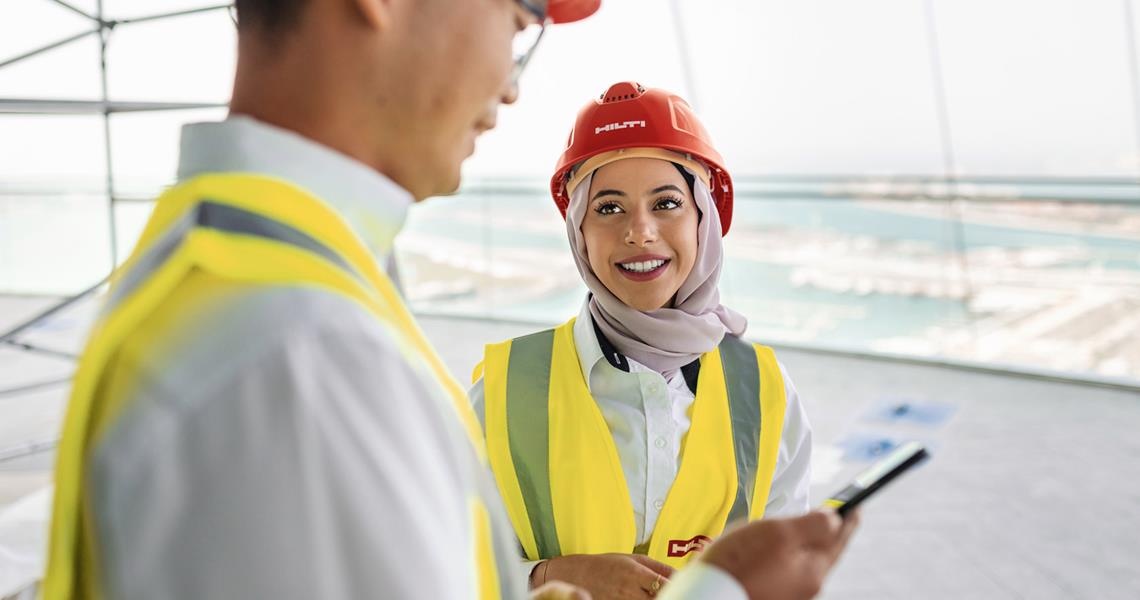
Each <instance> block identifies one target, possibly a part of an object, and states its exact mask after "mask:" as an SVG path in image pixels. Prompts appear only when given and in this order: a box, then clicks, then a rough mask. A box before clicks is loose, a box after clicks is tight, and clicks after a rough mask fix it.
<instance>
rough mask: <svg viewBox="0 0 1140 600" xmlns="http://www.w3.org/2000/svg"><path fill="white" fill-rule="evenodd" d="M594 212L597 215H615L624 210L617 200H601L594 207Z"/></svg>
mask: <svg viewBox="0 0 1140 600" xmlns="http://www.w3.org/2000/svg"><path fill="white" fill-rule="evenodd" d="M594 212H596V213H598V214H599V215H616V214H618V213H621V212H625V210H623V209H622V207H621V206H620V205H618V203H617V202H603V203H602V204H599V205H597V206H595V207H594Z"/></svg>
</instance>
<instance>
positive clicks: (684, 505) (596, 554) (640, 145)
mask: <svg viewBox="0 0 1140 600" xmlns="http://www.w3.org/2000/svg"><path fill="white" fill-rule="evenodd" d="M551 191H552V194H553V196H554V200H555V202H556V204H557V205H558V207H559V209H560V210H561V211H562V213H563V216H564V217H565V218H566V230H567V234H568V237H569V241H570V247H571V249H572V251H573V254H574V260H575V261H576V263H577V266H578V271H579V272H580V273H581V275H582V278H583V279H584V280H585V283H586V286H587V287H588V288H589V290H590V293H589V295H588V296H587V299H586V302H585V303H584V305H583V307H582V310H581V312H580V313H579V315H578V316H577V317H576V318H575V319H571V320H570V321H568V322H567V323H565V324H563V325H561V326H559V327H557V328H555V329H552V330H547V331H542V332H538V333H535V334H531V335H528V336H524V337H520V338H516V339H513V340H508V341H506V342H503V343H500V344H492V345H489V346H487V348H486V351H485V354H484V360H483V362H482V363H481V364H480V366H479V367H477V368H476V372H475V377H476V378H477V381H476V383H475V386H474V387H473V388H472V390H471V398H472V402H473V404H474V406H475V410H476V413H477V414H478V415H479V417H480V419H481V421H482V423H483V425H484V431H485V433H486V437H487V448H488V456H489V459H490V463H491V467H492V469H493V471H494V474H495V479H496V482H497V484H498V486H499V491H500V493H501V494H502V496H503V499H504V501H505V503H506V506H507V508H508V512H509V513H510V517H511V521H512V524H513V525H514V527H515V531H516V533H517V534H518V538H519V543H520V545H521V547H522V549H523V552H524V553H525V555H526V559H525V561H524V563H523V568H525V569H527V571H528V573H529V575H530V581H531V583H532V585H540V584H542V583H543V582H545V581H551V580H562V581H567V582H570V583H574V584H577V585H579V586H582V587H585V588H587V589H588V590H590V591H591V592H592V593H593V595H594V597H595V598H611V597H618V598H620V597H630V598H637V597H646V596H652V595H654V594H655V593H656V591H657V590H658V589H660V587H661V585H662V584H663V583H664V580H665V579H667V578H668V576H669V575H670V574H671V573H672V570H673V568H675V567H678V566H680V565H683V564H684V563H685V562H687V561H688V560H689V559H690V558H692V557H693V556H694V553H695V552H697V551H699V550H700V549H701V548H702V547H703V546H704V545H705V544H706V543H708V542H709V541H710V539H711V538H714V537H716V536H717V535H719V534H720V533H721V532H722V531H723V530H724V528H725V526H726V524H729V523H732V522H736V521H744V520H750V519H758V518H761V517H762V516H776V515H779V516H787V515H793V514H799V513H802V512H806V511H807V509H808V501H807V491H808V484H809V471H810V460H811V432H810V427H809V425H808V422H807V419H806V417H805V415H804V412H803V408H802V407H801V406H800V403H799V400H798V398H797V396H796V393H795V390H794V388H793V387H792V383H791V381H790V380H789V379H788V377H787V374H786V373H785V372H784V371H783V369H782V367H781V366H780V365H779V364H778V363H777V362H776V360H775V356H774V354H773V353H772V350H771V349H770V348H767V347H764V346H760V345H753V344H750V343H748V342H744V341H742V340H741V337H740V336H741V335H743V334H744V331H745V328H746V325H747V322H746V320H745V319H744V317H743V316H741V315H740V314H738V313H736V312H734V311H732V310H731V309H729V308H726V307H724V306H722V305H721V304H720V300H719V297H720V296H719V292H718V290H717V285H718V281H719V278H720V272H721V266H722V263H723V249H722V242H721V237H722V235H723V234H724V233H726V232H727V231H728V228H729V225H730V223H731V216H732V181H731V179H730V177H729V175H728V173H727V171H725V169H724V167H723V161H722V159H721V157H720V155H719V154H718V153H717V151H716V150H715V149H714V148H713V147H712V146H711V144H710V142H709V136H708V134H707V133H706V132H705V130H704V128H703V126H702V125H701V124H700V122H699V121H698V120H697V118H696V116H695V115H694V114H693V113H692V111H691V109H690V108H689V106H688V104H686V103H685V101H684V100H682V99H681V98H680V97H678V96H674V95H672V94H670V93H668V92H665V91H663V90H657V89H646V88H644V87H642V86H640V85H638V84H636V83H631V82H624V83H619V84H616V85H614V86H612V87H611V88H610V89H609V90H608V91H607V92H606V93H605V94H603V95H602V97H601V98H599V99H597V100H593V101H591V102H589V103H588V104H587V105H586V107H585V108H583V109H582V111H581V112H580V113H579V115H578V120H577V123H576V124H575V127H574V130H573V131H572V133H571V136H570V140H569V144H568V147H567V149H566V151H565V152H564V153H563V155H562V157H561V159H560V161H559V165H558V168H557V170H556V172H555V174H554V177H553V178H552V180H551ZM480 375H481V378H479V377H480Z"/></svg>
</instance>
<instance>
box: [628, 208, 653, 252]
mask: <svg viewBox="0 0 1140 600" xmlns="http://www.w3.org/2000/svg"><path fill="white" fill-rule="evenodd" d="M656 241H657V223H656V222H655V221H654V220H653V217H652V216H651V215H649V214H648V213H645V212H641V211H639V212H636V213H634V214H633V215H632V216H631V218H630V221H629V230H628V231H626V234H625V243H626V244H627V245H629V246H634V247H638V248H644V247H646V246H648V245H650V244H652V243H653V242H656Z"/></svg>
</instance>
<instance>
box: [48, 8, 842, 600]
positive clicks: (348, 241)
mask: <svg viewBox="0 0 1140 600" xmlns="http://www.w3.org/2000/svg"><path fill="white" fill-rule="evenodd" d="M237 6H238V19H239V36H238V37H239V52H238V67H237V75H236V79H235V83H234V95H233V100H232V103H231V111H232V114H231V117H230V118H229V119H228V120H227V121H225V122H223V123H210V124H199V125H192V126H189V127H187V128H186V130H185V131H184V135H183V143H182V156H181V160H180V166H179V180H180V183H179V184H178V185H177V186H175V187H174V188H172V189H171V190H170V191H168V192H167V193H165V194H164V195H163V196H162V197H161V198H160V199H159V202H158V204H157V205H156V207H155V211H154V214H153V215H152V217H151V219H150V221H149V222H148V225H147V227H146V229H145V231H144V232H143V235H142V236H141V238H140V241H139V243H138V246H137V247H136V249H135V250H134V252H133V253H132V256H131V257H130V258H129V259H128V261H127V262H126V263H125V264H124V265H123V267H122V268H121V269H120V270H119V272H118V274H117V275H116V278H115V281H114V283H113V285H112V288H111V291H110V293H109V296H108V300H107V303H106V306H105V307H104V310H103V313H102V314H101V316H100V319H99V320H98V322H97V323H96V326H95V328H94V329H93V331H92V334H91V339H90V340H89V342H88V346H87V348H86V350H85V352H84V356H83V359H82V361H81V363H80V368H79V371H78V372H77V375H76V380H75V385H74V388H73V392H72V399H71V402H70V405H69V409H68V416H67V420H66V422H65V426H64V436H63V440H62V442H61V446H60V451H59V454H60V456H59V464H58V466H57V471H56V481H57V491H56V498H55V507H54V514H53V523H52V528H53V529H52V536H51V551H50V557H49V570H48V574H47V577H46V579H45V595H46V596H47V597H48V598H68V597H84V598H100V597H108V598H140V599H152V598H293V597H297V598H362V597H385V598H472V597H480V598H496V597H504V598H517V597H521V596H523V595H525V584H524V582H522V581H519V578H518V575H517V574H516V573H515V570H514V569H513V568H511V566H512V561H511V560H510V559H509V558H508V557H510V556H511V555H512V554H513V553H514V552H515V548H514V546H513V544H514V541H513V538H512V535H511V533H510V529H509V527H508V526H507V525H506V520H505V517H504V516H503V514H502V508H501V506H500V504H499V499H498V497H497V495H496V493H495V489H494V485H493V484H492V483H491V481H490V479H489V476H488V474H487V471H486V468H485V463H484V461H483V457H482V452H483V450H482V440H481V438H480V437H479V433H478V425H477V423H475V421H474V416H473V414H471V412H470V410H469V409H468V408H467V404H466V399H465V395H464V393H463V390H462V388H461V387H460V386H459V385H458V384H457V383H456V382H455V381H454V380H452V379H451V377H450V376H449V375H448V374H447V372H446V369H445V368H444V367H443V364H442V362H441V361H440V360H439V358H438V357H437V356H436V354H435V353H434V351H432V349H431V347H430V345H429V344H428V343H427V341H426V340H425V339H424V337H423V335H422V333H421V332H420V331H419V328H418V327H417V326H416V324H415V322H414V320H413V319H412V318H411V316H410V314H409V313H408V311H407V309H406V307H405V306H404V304H403V302H402V301H401V299H400V298H399V296H398V294H397V293H396V292H395V290H394V287H393V285H392V283H391V281H390V280H389V279H388V277H387V276H386V275H385V274H384V272H383V270H382V269H381V268H380V265H381V264H384V263H385V262H387V259H388V256H389V255H390V252H391V247H392V240H393V238H394V236H395V234H396V233H397V232H398V230H399V229H400V227H401V225H402V223H403V219H404V215H405V213H406V211H407V209H408V207H409V205H410V204H411V203H412V202H413V201H418V200H422V199H424V198H427V197H429V196H432V195H436V194H440V193H444V192H449V191H451V190H453V189H455V188H456V186H457V185H458V182H459V170H460V165H461V163H462V161H463V160H464V159H465V158H466V157H467V156H469V155H470V154H471V153H472V151H473V149H474V141H475V138H476V137H477V136H478V135H479V134H480V133H482V132H483V131H486V130H487V129H490V128H491V127H493V126H494V125H495V119H496V111H497V107H498V105H499V104H500V103H502V104H510V103H512V102H514V100H515V98H516V96H517V89H516V87H515V79H516V76H517V71H518V69H519V68H520V67H521V65H522V64H525V58H524V59H523V60H520V61H516V64H517V65H518V66H514V67H513V66H512V52H511V46H512V40H513V38H514V37H515V35H516V33H517V32H518V31H520V30H521V29H524V28H526V27H530V26H533V25H535V24H537V23H540V22H542V21H543V20H545V19H546V18H548V17H549V18H550V19H551V20H553V21H555V22H558V21H569V20H574V19H578V18H583V17H585V16H588V15H589V14H590V13H592V12H593V10H594V9H596V7H597V0H550V2H549V4H547V3H546V2H539V1H537V0H238V2H237ZM512 69H514V71H515V72H514V73H512ZM850 529H851V525H847V526H845V527H840V525H839V524H838V518H837V517H835V516H834V515H833V514H824V513H817V514H814V515H809V517H806V518H804V519H800V520H794V521H784V522H772V523H766V524H762V526H758V525H750V526H747V527H744V528H742V529H740V530H737V531H736V532H733V533H731V534H729V535H727V536H725V539H724V541H723V542H718V543H717V544H713V545H712V546H711V547H710V548H709V550H708V551H707V553H706V560H705V561H704V562H703V563H702V564H701V565H700V566H698V568H695V569H692V570H688V569H687V570H686V571H685V572H683V573H682V574H681V575H679V576H678V578H679V579H680V581H678V582H677V583H675V584H673V585H670V588H672V591H667V592H665V593H666V594H667V595H684V594H690V597H711V596H717V595H723V594H730V595H731V594H736V596H743V595H744V593H745V591H747V593H748V594H749V595H750V596H751V597H754V598H760V597H806V596H804V595H803V594H813V593H814V590H817V589H818V586H819V582H820V581H822V577H823V574H824V573H826V571H827V570H828V568H829V567H830V565H831V564H832V563H833V562H834V560H835V559H836V557H837V556H838V553H839V551H840V549H841V548H842V546H843V544H844V543H845V540H846V537H847V536H848V535H849V533H850ZM791 590H796V591H797V593H799V594H800V595H799V596H792V595H788V593H789V591H791ZM654 591H656V589H655V588H654V589H653V590H649V591H648V592H647V593H650V592H654ZM536 593H537V594H539V597H545V598H557V597H571V595H572V594H575V593H576V592H574V591H573V590H567V589H565V588H562V589H550V588H547V589H544V590H539V591H538V592H536ZM769 593H770V594H777V595H774V596H765V594H769Z"/></svg>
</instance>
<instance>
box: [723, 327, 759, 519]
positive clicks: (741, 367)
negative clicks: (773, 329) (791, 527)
mask: <svg viewBox="0 0 1140 600" xmlns="http://www.w3.org/2000/svg"><path fill="white" fill-rule="evenodd" d="M720 360H721V364H722V365H723V368H724V386H725V389H727V390H728V411H729V415H730V418H731V419H732V447H733V451H734V452H735V454H736V481H737V484H736V500H735V501H733V503H732V509H731V510H730V511H729V513H728V522H729V523H734V522H737V521H740V522H744V521H747V520H748V516H749V514H750V513H751V504H752V491H753V488H754V487H755V485H756V462H757V460H758V459H759V456H758V451H757V448H758V447H759V444H760V365H759V363H758V361H757V358H756V348H754V347H753V346H752V344H750V343H748V342H745V341H744V340H741V339H740V338H738V337H735V336H732V335H725V336H724V339H723V340H722V341H721V343H720Z"/></svg>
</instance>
